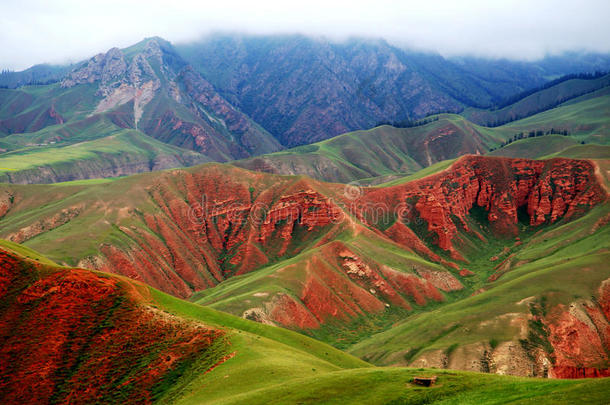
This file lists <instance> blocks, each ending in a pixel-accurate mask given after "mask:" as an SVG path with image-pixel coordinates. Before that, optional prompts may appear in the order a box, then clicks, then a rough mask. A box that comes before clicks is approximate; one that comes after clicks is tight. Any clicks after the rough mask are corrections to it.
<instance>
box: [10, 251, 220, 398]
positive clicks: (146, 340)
mask: <svg viewBox="0 0 610 405" xmlns="http://www.w3.org/2000/svg"><path fill="white" fill-rule="evenodd" d="M139 289H141V290H142V292H146V287H144V286H136V285H134V284H131V283H128V282H126V281H123V280H120V279H118V278H115V277H109V276H107V275H102V274H96V273H93V272H91V271H88V270H80V269H67V268H54V267H47V266H41V265H39V264H37V263H34V262H29V261H25V260H23V259H20V258H18V257H17V256H15V255H13V254H10V253H7V252H5V251H2V250H0V341H2V345H0V397H2V401H3V402H5V403H47V402H61V403H75V404H85V403H93V402H96V403H97V402H106V403H113V402H129V403H151V402H152V401H153V399H154V398H153V387H154V386H155V384H157V383H159V382H161V381H162V380H163V379H164V378H165V377H166V376H167V375H168V373H170V372H171V371H172V370H175V369H176V368H177V367H181V366H184V365H185V364H189V362H192V361H195V360H197V361H205V362H207V363H204V364H208V365H209V366H210V367H211V366H213V364H214V363H215V362H217V361H218V360H219V358H221V357H222V356H223V353H222V352H219V353H218V354H212V355H211V356H210V357H211V358H210V359H206V358H205V356H209V354H208V353H207V351H208V349H209V348H210V346H211V345H219V344H223V345H224V344H226V342H224V337H223V335H224V333H223V332H222V331H220V330H215V329H210V328H207V327H204V326H203V325H201V324H197V323H194V322H186V321H183V320H180V319H178V318H176V317H173V316H171V315H169V314H167V313H163V312H161V311H158V310H156V309H155V308H153V307H150V306H147V305H145V298H144V297H143V296H142V295H141V293H140V291H139ZM213 353H216V352H213Z"/></svg>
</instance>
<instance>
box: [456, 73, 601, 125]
mask: <svg viewBox="0 0 610 405" xmlns="http://www.w3.org/2000/svg"><path fill="white" fill-rule="evenodd" d="M608 86H610V75H606V76H602V77H600V78H597V79H592V80H583V79H571V80H567V81H565V82H562V83H559V84H557V85H555V86H552V87H549V88H548V89H544V90H541V91H538V92H536V93H534V94H531V95H529V96H527V97H525V98H523V99H521V100H518V101H517V102H515V103H513V104H511V105H509V106H507V107H504V108H501V109H499V110H492V111H490V110H482V109H478V108H467V109H466V110H465V111H464V112H463V113H462V115H463V116H465V117H466V118H468V119H470V120H471V121H473V122H476V123H478V124H481V125H486V124H488V123H494V122H496V121H500V122H506V121H507V120H510V119H519V118H523V117H528V116H530V115H533V114H535V113H537V112H539V111H541V110H544V109H547V108H549V107H550V106H553V105H555V104H556V103H557V102H561V101H562V100H571V99H574V98H576V97H579V96H580V97H582V95H585V97H586V95H587V94H590V93H592V92H595V91H599V90H600V89H607V88H608ZM602 91H604V90H602Z"/></svg>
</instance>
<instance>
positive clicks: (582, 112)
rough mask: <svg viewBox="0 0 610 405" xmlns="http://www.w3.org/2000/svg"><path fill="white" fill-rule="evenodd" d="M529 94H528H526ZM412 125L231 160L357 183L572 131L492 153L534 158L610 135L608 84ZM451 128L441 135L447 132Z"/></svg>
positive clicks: (606, 139)
mask: <svg viewBox="0 0 610 405" xmlns="http://www.w3.org/2000/svg"><path fill="white" fill-rule="evenodd" d="M530 97H534V95H532V96H530ZM438 117H439V120H438V121H433V122H431V123H428V124H426V125H423V126H420V127H414V128H402V129H401V128H394V127H390V126H381V127H377V128H373V129H370V130H368V131H355V132H350V133H347V134H344V135H339V136H337V137H335V138H331V139H328V140H326V141H322V142H318V143H314V144H311V145H307V146H301V147H297V148H293V149H289V150H287V151H282V152H277V153H273V154H269V155H263V156H260V157H257V158H250V159H246V160H242V161H237V162H235V164H236V165H237V166H241V167H245V168H248V169H254V170H261V171H270V172H274V173H282V174H306V175H308V176H311V177H314V178H317V179H321V180H326V181H336V182H349V181H354V180H358V181H360V182H362V183H363V184H367V183H371V184H378V183H382V182H389V181H393V180H396V181H402V180H401V179H402V178H403V177H404V176H405V175H409V174H413V173H416V172H418V171H419V170H420V169H422V168H424V167H426V166H429V165H430V164H431V163H432V164H434V163H436V162H439V161H443V160H445V159H451V158H454V157H457V156H459V155H461V154H464V153H475V152H476V151H480V152H481V153H486V152H487V151H488V150H489V149H490V148H498V147H499V146H500V144H501V143H502V142H504V141H505V140H507V139H509V138H511V137H512V136H513V135H515V134H517V133H519V132H524V133H526V134H527V133H528V132H529V131H536V130H542V131H549V130H550V129H551V128H554V129H561V130H568V131H569V132H570V136H566V137H564V136H558V135H549V136H543V137H537V138H529V139H524V140H520V141H517V142H513V143H511V144H510V145H508V146H506V147H503V148H499V149H496V150H495V151H494V152H492V153H491V154H492V155H495V156H511V157H517V156H518V157H529V158H540V157H542V156H546V155H548V154H549V153H554V152H560V151H561V150H563V149H566V148H568V147H571V146H575V145H577V144H579V143H580V142H582V141H584V142H586V143H598V144H607V143H608V142H609V141H610V136H609V134H610V120H609V119H608V117H610V92H609V91H608V87H606V88H604V89H601V90H598V91H595V92H593V93H590V94H587V95H584V96H581V97H577V98H575V99H572V100H570V101H568V102H565V103H563V104H562V105H560V106H558V107H556V108H553V109H551V110H548V111H545V112H542V113H539V114H536V115H533V116H531V117H528V118H525V119H521V120H519V121H514V122H511V123H509V124H506V125H503V126H499V127H496V128H487V127H483V126H480V125H476V124H474V123H472V122H470V121H468V120H467V119H466V118H464V117H462V116H458V115H451V114H441V115H439V116H438ZM451 131H454V133H453V134H451V135H450V136H447V133H448V132H451Z"/></svg>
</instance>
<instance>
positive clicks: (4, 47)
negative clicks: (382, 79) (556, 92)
mask: <svg viewBox="0 0 610 405" xmlns="http://www.w3.org/2000/svg"><path fill="white" fill-rule="evenodd" d="M291 3H292V2H291V1H289V0H284V1H277V2H276V1H269V0H215V1H211V2H208V1H189V0H165V1H162V0H146V1H129V0H104V1H98V0H58V1H53V0H0V68H2V69H5V68H10V69H14V70H21V69H24V68H27V67H29V66H31V65H33V64H36V63H42V62H49V63H65V62H69V61H79V60H82V59H84V58H87V57H90V56H92V55H94V54H96V53H99V52H102V51H106V50H107V49H109V48H111V47H113V46H118V47H126V46H129V45H131V44H133V43H135V42H138V41H140V40H141V39H143V38H145V37H150V36H155V35H158V36H161V37H163V38H165V39H167V40H170V41H172V42H174V43H178V42H186V41H190V40H194V39H197V38H200V37H201V36H203V35H205V34H207V33H210V32H215V31H240V32H243V33H254V34H271V33H302V34H310V35H315V36H326V37H328V38H330V39H332V40H342V39H345V38H346V37H349V36H360V37H382V38H385V39H387V40H388V41H390V42H392V43H394V44H399V45H403V46H408V47H411V48H415V49H420V50H430V51H435V52H439V53H441V54H442V55H445V56H452V55H475V56H486V57H493V58H497V57H507V58H511V59H529V60H531V59H536V58H540V57H543V56H544V55H545V54H556V53H561V52H563V51H569V50H587V51H596V52H610V23H609V17H610V1H608V0H578V1H574V0H571V1H563V0H559V1H557V0H556V1H550V0H529V1H528V0H515V1H497V0H454V1H440V0H419V1H388V0H369V1H360V0H351V1H331V0H302V1H299V2H298V4H291Z"/></svg>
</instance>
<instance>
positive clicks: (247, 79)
mask: <svg viewBox="0 0 610 405" xmlns="http://www.w3.org/2000/svg"><path fill="white" fill-rule="evenodd" d="M177 49H178V52H179V53H180V54H181V55H182V56H183V57H184V58H185V59H186V60H188V61H189V62H190V63H191V64H193V66H194V67H195V68H196V69H197V70H198V71H200V72H201V73H202V74H203V75H204V77H206V78H207V79H208V80H209V81H210V82H211V83H212V84H213V85H214V86H215V87H216V88H218V89H219V91H220V92H221V94H222V95H223V96H224V97H225V98H227V100H229V101H230V102H231V103H233V104H234V105H236V106H238V107H239V108H240V109H241V110H243V111H244V112H245V113H246V114H248V115H250V116H251V117H252V118H253V119H254V120H256V121H257V122H258V123H260V124H261V125H262V126H263V127H265V128H266V129H267V130H268V131H269V132H271V133H272V134H273V135H274V136H275V137H276V138H277V139H278V140H279V141H280V142H281V143H282V144H283V145H285V146H297V145H302V144H308V143H312V142H316V141H320V140H323V139H327V138H330V137H333V136H336V135H339V134H341V133H345V132H350V131H353V130H358V129H363V128H370V127H372V126H374V125H375V124H376V123H377V122H380V121H400V120H404V119H417V118H421V117H423V116H426V115H429V114H431V113H436V112H439V111H452V112H457V111H460V110H461V109H462V108H463V107H481V108H486V107H491V106H493V105H494V104H497V103H499V102H501V101H502V100H504V99H506V98H508V97H510V96H513V95H515V94H517V93H520V92H521V91H523V90H527V89H530V88H533V87H536V86H538V85H541V84H543V83H545V82H546V81H547V80H548V79H553V78H556V77H557V76H560V75H564V74H568V73H580V72H581V71H582V70H583V69H584V71H588V72H590V73H592V72H594V71H596V70H606V71H607V70H610V58H609V57H607V56H604V55H599V56H598V57H597V58H596V57H592V58H588V59H587V58H585V57H579V56H576V55H571V56H570V59H571V61H570V63H569V64H566V63H563V62H565V61H563V62H562V60H561V58H556V60H555V62H556V63H555V64H550V63H546V61H539V62H531V63H528V62H511V61H507V60H501V61H489V60H479V59H474V58H455V59H444V58H442V57H440V56H438V55H433V54H426V53H418V52H412V51H405V50H403V49H399V48H397V47H395V46H391V45H389V44H388V43H386V42H384V41H381V40H378V41H372V40H369V41H367V40H357V39H354V40H347V41H344V42H337V43H333V42H329V41H326V40H322V39H312V38H307V37H303V36H268V37H266V36H259V37H257V36H238V35H233V36H231V35H215V36H210V37H208V38H205V39H203V40H201V41H199V42H196V43H192V44H186V45H179V46H178V47H177ZM566 59H567V58H566Z"/></svg>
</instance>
